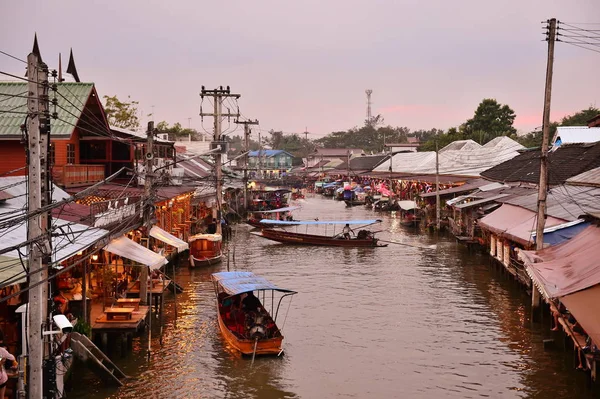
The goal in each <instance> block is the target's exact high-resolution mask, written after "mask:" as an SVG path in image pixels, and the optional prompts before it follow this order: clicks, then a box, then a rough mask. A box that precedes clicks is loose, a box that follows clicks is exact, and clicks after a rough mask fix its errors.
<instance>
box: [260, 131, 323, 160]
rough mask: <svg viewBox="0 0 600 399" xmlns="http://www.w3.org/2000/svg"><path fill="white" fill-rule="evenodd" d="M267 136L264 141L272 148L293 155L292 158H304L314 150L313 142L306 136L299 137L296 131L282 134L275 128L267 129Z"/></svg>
mask: <svg viewBox="0 0 600 399" xmlns="http://www.w3.org/2000/svg"><path fill="white" fill-rule="evenodd" d="M269 136H270V137H268V138H266V140H265V142H266V143H267V144H268V145H269V146H270V147H271V148H272V149H274V150H284V151H287V152H289V153H290V154H292V155H293V156H294V159H295V160H296V159H302V158H306V157H307V156H308V155H309V154H310V153H312V152H314V150H315V144H314V143H313V142H311V141H310V140H308V139H306V138H302V137H300V135H299V134H297V133H292V134H283V132H280V131H279V132H278V131H275V130H270V131H269Z"/></svg>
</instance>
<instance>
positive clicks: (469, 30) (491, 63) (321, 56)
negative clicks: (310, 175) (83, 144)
mask: <svg viewBox="0 0 600 399" xmlns="http://www.w3.org/2000/svg"><path fill="white" fill-rule="evenodd" d="M33 10H35V12H33ZM598 11H600V3H599V2H598V1H597V0H576V1H571V2H565V1H563V0H531V1H527V2H523V1H518V0H506V1H503V2H489V1H481V0H456V1H451V2H450V1H447V0H432V1H429V2H418V1H414V0H399V1H392V0H360V1H359V0H328V1H322V0H320V1H317V0H304V1H302V2H286V1H280V0H264V1H263V0H257V1H252V2H248V1H242V0H232V1H228V2H208V1H198V0H178V1H174V2H165V1H159V0H143V1H142V0H130V1H120V2H106V1H99V0H88V1H84V2H82V1H77V0H63V1H61V2H59V3H56V2H48V1H43V0H31V1H26V2H17V1H13V2H2V4H1V5H0V13H1V14H2V15H4V16H5V17H4V18H3V23H2V24H0V35H1V37H3V38H4V39H5V40H3V44H2V46H1V48H0V49H1V50H3V51H7V52H9V53H11V54H14V55H16V56H19V57H21V58H24V57H26V55H27V53H28V52H29V51H30V50H31V45H32V40H33V34H34V32H37V33H38V38H39V41H40V47H41V51H42V55H43V56H44V60H45V61H47V62H48V63H49V64H50V66H51V67H55V68H56V67H57V66H58V53H59V52H61V53H62V54H63V57H65V55H67V54H68V51H69V48H71V47H73V51H74V54H75V60H76V63H77V67H78V71H79V74H80V76H81V77H82V79H83V80H84V81H93V82H95V83H96V86H97V89H98V91H99V93H100V95H105V94H106V95H113V94H116V95H117V96H119V97H120V98H124V97H126V96H128V95H130V96H131V98H132V99H136V100H138V101H139V102H140V108H141V109H142V110H143V112H144V114H148V113H150V112H151V109H152V106H154V112H155V119H156V120H157V121H160V120H166V121H168V122H170V123H174V122H178V121H179V122H181V123H182V124H183V125H184V126H185V125H186V124H187V119H188V118H190V117H191V118H192V121H191V124H192V126H193V127H196V128H198V129H201V128H202V126H201V121H200V117H199V116H198V113H199V109H200V98H199V95H198V93H199V92H200V87H201V86H202V85H204V86H206V87H207V88H211V87H216V86H219V85H223V86H225V85H229V86H231V88H232V90H233V91H234V92H236V93H240V94H242V97H241V99H240V101H239V105H240V110H241V112H242V113H243V114H244V115H245V116H247V117H250V118H253V119H254V118H258V119H259V120H260V122H261V128H262V129H263V130H268V129H271V128H273V129H280V130H284V131H288V132H296V131H297V132H302V131H304V129H305V127H308V130H309V131H311V132H312V133H314V136H313V137H316V136H319V135H324V134H327V133H329V132H331V131H334V130H342V129H347V128H350V127H352V126H356V125H360V124H362V123H363V121H364V119H365V113H366V97H365V94H364V91H365V89H373V110H374V112H380V113H382V114H383V115H384V117H385V121H386V123H389V124H391V125H399V126H407V127H409V128H411V129H428V128H433V127H436V128H443V129H445V128H449V127H451V126H457V125H459V124H460V123H462V122H464V121H465V120H466V119H468V118H470V117H471V116H472V115H473V112H474V110H475V108H476V107H477V105H478V104H479V102H480V101H481V100H482V99H483V98H496V99H497V100H498V101H499V102H501V103H503V104H508V105H510V106H511V108H513V109H514V110H515V112H516V114H517V123H516V125H517V128H519V129H522V130H528V129H532V128H534V127H536V126H538V125H539V122H536V115H539V118H538V119H539V120H541V113H542V104H543V93H544V78H545V69H546V44H545V42H543V41H541V39H542V35H541V32H542V24H541V23H540V22H541V21H542V20H544V19H546V18H549V17H552V16H555V17H557V18H559V19H560V20H564V21H574V22H600V17H598V15H600V13H599V12H598ZM6 16H10V17H9V18H7V17H6ZM594 18H596V19H595V20H594ZM599 61H600V54H597V53H592V52H589V51H586V50H582V49H578V48H575V47H572V46H568V45H564V44H561V43H558V44H557V50H556V65H555V80H554V91H553V107H554V109H556V110H561V111H560V114H561V116H562V115H563V113H573V112H576V111H578V110H580V109H583V108H587V107H588V106H589V105H590V104H593V103H595V102H596V101H597V96H598V87H600V85H599V83H600V77H599V76H598V73H597V71H596V69H597V68H596V66H597V65H598V62H599ZM0 70H3V71H8V72H13V73H16V74H21V73H23V71H24V69H23V65H22V64H20V63H19V62H18V61H14V60H11V59H9V58H8V57H5V56H0ZM558 114H559V113H558V112H553V113H552V116H553V118H555V117H556V116H557V115H558ZM210 126H211V121H210V120H206V119H205V121H204V127H205V128H206V129H207V130H208V129H210Z"/></svg>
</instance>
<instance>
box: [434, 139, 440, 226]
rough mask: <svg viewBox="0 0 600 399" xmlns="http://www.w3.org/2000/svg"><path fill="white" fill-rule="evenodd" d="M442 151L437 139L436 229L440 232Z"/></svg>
mask: <svg viewBox="0 0 600 399" xmlns="http://www.w3.org/2000/svg"><path fill="white" fill-rule="evenodd" d="M439 154H440V151H439V149H438V140H437V137H436V139H435V228H436V229H437V230H438V231H440V214H441V209H440V162H439Z"/></svg>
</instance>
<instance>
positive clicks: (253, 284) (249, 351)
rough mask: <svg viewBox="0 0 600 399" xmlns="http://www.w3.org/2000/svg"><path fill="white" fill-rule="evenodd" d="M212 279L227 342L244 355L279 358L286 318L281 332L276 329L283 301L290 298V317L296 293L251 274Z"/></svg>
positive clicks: (220, 275) (222, 275) (215, 275)
mask: <svg viewBox="0 0 600 399" xmlns="http://www.w3.org/2000/svg"><path fill="white" fill-rule="evenodd" d="M211 278H212V282H213V285H214V289H215V294H216V297H217V318H218V322H219V329H220V330H221V333H222V334H223V338H225V341H227V343H228V344H229V345H231V346H232V347H233V348H235V349H236V350H238V351H239V352H241V353H242V354H243V355H252V356H254V355H280V354H281V353H282V352H283V349H282V348H281V344H282V342H283V335H282V333H281V331H282V330H283V327H284V326H285V318H284V320H283V323H282V326H281V328H279V327H278V326H277V319H278V316H279V311H280V307H281V304H282V301H283V299H284V298H286V297H290V301H289V303H288V309H287V311H286V313H285V317H287V313H288V311H289V307H290V305H291V297H292V296H293V295H294V294H296V293H297V292H295V291H292V290H288V289H284V288H279V287H277V286H276V285H275V284H273V283H271V282H270V281H268V280H267V279H265V278H263V277H260V276H257V275H255V274H254V273H252V272H242V271H238V272H220V273H214V274H212V276H211ZM255 294H256V295H255ZM269 305H270V306H269ZM269 307H270V311H269V310H268V308H269Z"/></svg>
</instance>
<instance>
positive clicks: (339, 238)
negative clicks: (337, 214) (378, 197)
mask: <svg viewBox="0 0 600 399" xmlns="http://www.w3.org/2000/svg"><path fill="white" fill-rule="evenodd" d="M263 222H265V224H274V225H275V226H276V227H285V226H293V225H296V226H309V225H333V226H337V225H348V226H350V225H357V224H359V225H363V226H361V227H367V226H370V225H373V224H375V223H381V220H379V219H373V220H335V221H319V220H315V221H312V220H311V221H299V222H286V221H281V220H280V221H275V220H261V223H263ZM256 235H258V236H260V237H264V238H267V239H269V240H272V241H277V242H281V243H284V244H294V245H320V246H327V247H387V244H381V243H379V240H378V239H377V238H375V233H374V232H372V231H369V230H359V231H358V233H354V232H353V231H352V230H351V231H350V233H344V231H343V230H342V231H341V232H339V233H338V234H335V231H334V235H333V236H329V235H318V234H307V233H297V232H291V231H288V230H279V229H275V228H263V229H262V231H261V232H260V233H256Z"/></svg>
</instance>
